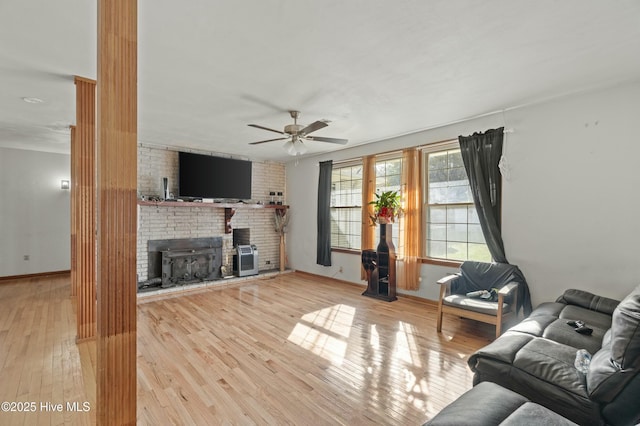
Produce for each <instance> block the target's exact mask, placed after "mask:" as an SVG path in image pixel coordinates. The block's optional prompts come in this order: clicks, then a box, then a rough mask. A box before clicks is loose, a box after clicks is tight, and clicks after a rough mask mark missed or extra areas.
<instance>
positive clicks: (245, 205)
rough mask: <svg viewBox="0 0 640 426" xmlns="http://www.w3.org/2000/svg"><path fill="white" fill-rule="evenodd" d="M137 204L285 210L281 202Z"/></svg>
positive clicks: (144, 201) (140, 204) (149, 202)
mask: <svg viewBox="0 0 640 426" xmlns="http://www.w3.org/2000/svg"><path fill="white" fill-rule="evenodd" d="M138 205H139V206H155V207H204V208H211V209H276V210H286V209H288V208H289V206H287V205H282V204H251V203H199V202H198V203H195V202H193V201H146V200H138Z"/></svg>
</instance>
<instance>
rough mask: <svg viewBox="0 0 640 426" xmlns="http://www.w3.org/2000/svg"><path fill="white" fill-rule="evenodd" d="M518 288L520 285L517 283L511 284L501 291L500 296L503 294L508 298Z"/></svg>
mask: <svg viewBox="0 0 640 426" xmlns="http://www.w3.org/2000/svg"><path fill="white" fill-rule="evenodd" d="M517 288H518V283H516V282H510V283H509V284H507V285H505V286H503V287H502V288H501V289H500V290H499V291H498V294H502V295H504V296H508V295H509V294H511V292H512V291H513V290H515V289H517Z"/></svg>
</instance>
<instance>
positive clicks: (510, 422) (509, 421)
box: [476, 402, 575, 426]
mask: <svg viewBox="0 0 640 426" xmlns="http://www.w3.org/2000/svg"><path fill="white" fill-rule="evenodd" d="M476 424H479V423H476ZM522 425H536V426H571V425H575V423H573V422H572V421H570V420H568V419H566V418H564V417H562V416H561V415H560V414H557V413H554V412H553V411H551V410H549V409H548V408H545V407H543V406H542V405H538V404H535V403H533V402H525V403H524V404H522V405H521V406H520V407H519V408H518V409H517V410H516V411H514V412H513V413H511V414H510V415H509V417H507V418H506V419H504V421H503V422H502V423H500V426H522Z"/></svg>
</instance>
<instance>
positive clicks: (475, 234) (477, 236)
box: [469, 224, 484, 244]
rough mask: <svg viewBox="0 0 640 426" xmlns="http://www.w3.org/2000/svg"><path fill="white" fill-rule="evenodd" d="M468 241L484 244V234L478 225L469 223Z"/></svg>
mask: <svg viewBox="0 0 640 426" xmlns="http://www.w3.org/2000/svg"><path fill="white" fill-rule="evenodd" d="M469 242H470V243H480V244H484V235H483V234H482V227H481V226H480V225H471V224H470V225H469Z"/></svg>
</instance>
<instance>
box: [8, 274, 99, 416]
mask: <svg viewBox="0 0 640 426" xmlns="http://www.w3.org/2000/svg"><path fill="white" fill-rule="evenodd" d="M69 294H70V284H69V276H68V275H58V276H53V277H47V278H29V279H23V280H16V281H10V282H6V283H0V403H2V404H3V407H2V410H1V411H0V425H3V426H4V425H49V424H51V425H61V424H77V425H85V424H86V425H90V424H95V414H94V413H95V411H94V410H93V407H94V405H93V401H92V400H91V399H90V396H89V395H88V394H87V392H86V391H85V380H84V376H83V370H82V366H81V361H80V358H81V354H82V353H85V354H86V353H87V351H88V350H89V348H88V345H87V344H82V345H76V341H75V336H76V318H75V313H74V310H73V307H72V304H71V299H70V297H69ZM85 365H87V366H88V367H89V368H88V370H91V368H90V361H88V360H87V362H85ZM89 377H91V376H90V374H89ZM94 383H95V382H94ZM94 386H95V385H94ZM94 398H95V393H94ZM85 402H86V403H88V404H89V406H88V408H89V411H88V412H73V411H70V410H68V408H69V407H67V403H71V404H72V406H73V404H74V403H75V404H76V405H75V407H81V408H82V409H84V407H85V406H84V403H85ZM5 403H9V404H10V406H9V409H10V410H15V411H5V409H6V408H7V407H6V404H5ZM47 403H49V404H50V405H47ZM41 404H43V405H41ZM57 404H62V407H61V410H60V411H57V409H58V408H60V407H56V406H57ZM72 408H73V407H72Z"/></svg>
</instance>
